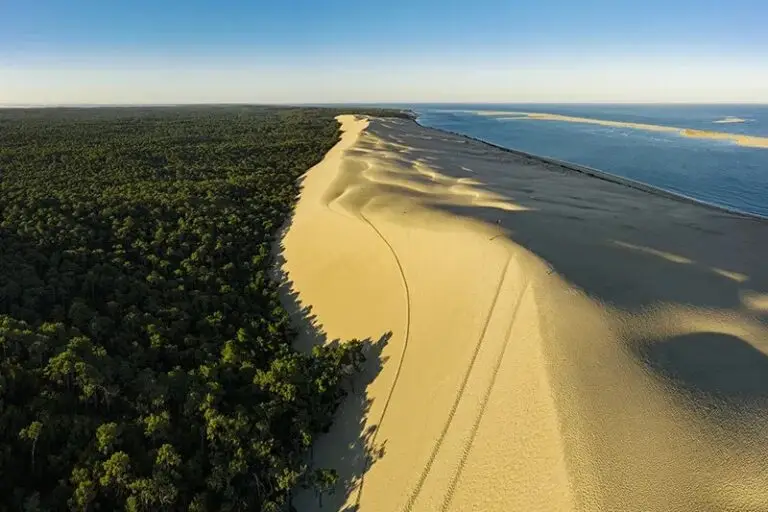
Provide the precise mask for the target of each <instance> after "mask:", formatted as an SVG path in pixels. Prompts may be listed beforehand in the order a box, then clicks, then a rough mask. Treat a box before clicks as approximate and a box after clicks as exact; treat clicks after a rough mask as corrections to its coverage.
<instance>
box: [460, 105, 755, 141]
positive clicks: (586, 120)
mask: <svg viewBox="0 0 768 512" xmlns="http://www.w3.org/2000/svg"><path fill="white" fill-rule="evenodd" d="M475 113H476V114H479V115H483V116H496V117H499V118H502V119H536V120H540V121H565V122H569V123H582V124H599V125H602V126H612V127H614V128H632V129H635V130H646V131H653V132H669V133H677V134H678V135H681V136H683V137H691V138H694V139H712V140H727V141H730V142H734V143H736V144H738V145H739V146H745V147H750V148H768V137H760V136H757V135H742V134H739V133H727V132H716V131H710V130H695V129H691V128H676V127H674V126H663V125H658V124H647V123H629V122H624V121H609V120H607V119H594V118H591V117H575V116H564V115H560V114H547V113H542V112H508V111H494V110H478V111H475ZM728 119H731V118H728ZM743 121H744V120H743V119H742V120H739V121H736V120H722V121H715V122H720V123H735V122H743Z"/></svg>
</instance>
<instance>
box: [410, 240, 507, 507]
mask: <svg viewBox="0 0 768 512" xmlns="http://www.w3.org/2000/svg"><path fill="white" fill-rule="evenodd" d="M512 256H513V255H512V254H510V255H509V258H507V261H506V263H505V265H504V270H503V271H502V273H501V277H500V278H499V284H498V285H497V286H496V293H495V294H494V296H493V301H492V302H491V307H490V308H489V310H488V316H487V317H486V319H485V323H484V324H483V328H482V330H481V331H480V336H479V337H478V340H477V343H476V344H475V348H474V350H473V352H472V358H471V359H470V361H469V365H468V366H467V370H466V371H465V372H464V376H463V377H462V379H461V384H460V385H459V390H458V391H457V393H456V398H455V399H454V400H453V404H452V405H451V410H450V412H449V413H448V419H447V420H446V422H445V424H444V425H443V429H442V430H441V431H440V436H438V438H437V441H436V442H435V445H434V446H433V447H432V453H430V455H429V459H427V463H426V464H425V465H424V468H423V469H422V471H421V475H420V476H419V480H418V481H417V482H416V486H415V487H414V489H413V491H411V494H410V496H409V497H408V501H407V502H406V504H405V506H404V507H403V512H411V511H412V510H413V506H414V504H415V503H416V499H417V498H418V497H419V494H420V493H421V489H422V487H424V483H425V482H426V480H427V477H428V476H429V472H430V471H431V470H432V465H433V464H434V463H435V459H436V458H437V454H438V452H439V451H440V448H441V446H442V444H443V441H445V436H446V435H447V434H448V429H449V428H450V427H451V423H452V422H453V417H454V416H455V415H456V411H457V410H458V408H459V403H460V402H461V399H462V397H463V396H464V391H465V390H466V387H467V383H468V382H469V376H470V374H471V373H472V369H473V367H474V365H475V361H476V360H477V355H478V354H479V353H480V348H481V347H482V344H483V339H484V338H485V334H486V332H487V331H488V326H489V325H490V323H491V318H492V317H493V312H494V309H495V308H496V303H497V301H498V300H499V295H500V294H501V290H502V287H503V285H504V281H505V280H506V278H507V271H508V270H509V265H510V263H511V262H512Z"/></svg>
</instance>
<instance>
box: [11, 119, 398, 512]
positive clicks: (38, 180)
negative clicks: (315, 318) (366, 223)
mask: <svg viewBox="0 0 768 512" xmlns="http://www.w3.org/2000/svg"><path fill="white" fill-rule="evenodd" d="M337 113H338V112H336V111H334V110H332V109H309V108H269V107H252V106H228V107H224V106H222V107H175V108H99V109H33V110H0V475H2V478H0V509H1V510H9V511H11V510H12V511H16V510H28V511H32V510H67V509H71V510H110V511H111V510H121V509H124V510H131V511H138V510H197V511H202V510H265V511H277V510H287V509H288V508H289V501H290V497H289V496H290V494H289V493H290V490H291V489H293V488H295V487H296V486H298V485H302V484H304V485H316V486H320V487H322V486H327V485H328V483H329V481H330V480H332V479H333V472H332V468H328V470H320V471H317V470H313V471H309V470H307V468H306V466H305V464H304V463H303V461H304V460H305V456H304V454H305V451H306V450H307V448H308V447H309V446H310V445H311V443H312V441H313V439H314V437H315V436H316V435H317V434H318V433H319V432H321V431H323V430H324V429H327V427H328V425H329V423H330V421H331V419H332V415H333V413H334V411H335V409H336V407H337V406H338V404H339V402H340V400H341V399H342V397H343V395H344V392H343V387H342V384H343V382H344V380H345V379H346V378H348V376H349V375H351V374H352V373H354V372H355V371H356V369H358V368H359V365H360V362H361V357H362V356H361V352H360V343H359V342H351V343H347V344H343V345H338V346H327V347H322V348H320V347H318V348H316V349H315V350H314V352H313V353H312V354H304V353H299V352H296V351H295V350H293V348H292V345H291V344H292V339H293V332H292V330H291V327H290V325H289V319H288V315H287V313H286V311H285V310H284V309H283V307H282V306H281V304H280V301H279V298H278V293H277V285H276V283H273V282H271V281H270V279H269V276H270V272H271V264H272V262H271V259H270V249H271V245H272V243H273V241H274V239H275V236H276V233H277V230H278V229H279V227H280V226H281V224H282V223H283V222H284V221H285V219H286V217H287V216H288V215H289V214H290V211H291V207H292V205H293V203H294V201H295V199H296V196H297V193H298V184H297V178H298V177H299V176H300V175H301V174H302V173H304V172H305V171H306V170H307V169H308V168H309V167H311V166H312V165H314V164H315V163H316V162H318V161H319V160H320V159H321V158H322V156H323V154H324V153H325V152H326V151H327V150H328V149H329V148H330V147H331V146H333V144H334V143H335V142H336V141H337V139H338V135H339V133H338V123H337V122H336V121H335V120H334V116H335V115H336V114H337ZM384 113H387V112H384ZM389 113H390V114H391V112H389ZM398 115H400V114H398Z"/></svg>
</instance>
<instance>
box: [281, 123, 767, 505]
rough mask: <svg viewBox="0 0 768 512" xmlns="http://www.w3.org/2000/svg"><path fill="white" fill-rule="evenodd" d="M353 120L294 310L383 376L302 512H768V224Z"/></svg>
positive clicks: (304, 255) (296, 256)
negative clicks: (351, 346)
mask: <svg viewBox="0 0 768 512" xmlns="http://www.w3.org/2000/svg"><path fill="white" fill-rule="evenodd" d="M339 119H340V122H341V124H342V129H343V131H344V134H343V136H342V139H341V141H340V142H339V144H338V145H337V146H336V147H334V148H333V149H332V150H331V151H330V152H329V153H328V155H327V156H326V158H325V159H324V160H323V161H322V162H321V163H320V164H318V165H317V166H316V167H314V168H313V169H311V170H310V171H309V172H308V173H307V175H306V177H305V180H304V183H303V190H302V193H301V198H300V200H299V203H298V206H297V208H296V211H295V215H294V217H293V219H292V222H291V224H290V227H289V229H288V230H287V232H286V235H285V237H284V239H283V240H282V243H281V249H282V250H281V256H282V257H283V258H284V262H283V264H282V270H283V271H285V272H286V273H287V279H288V281H287V283H286V285H285V292H286V293H285V297H284V299H285V303H286V305H288V306H289V307H290V308H293V310H294V312H295V317H294V320H295V322H296V325H297V327H299V328H300V330H301V331H302V332H303V333H304V334H303V339H302V345H303V346H305V347H309V346H310V345H311V344H312V343H322V342H329V341H330V340H334V339H341V340H346V339H350V338H360V339H367V340H371V346H370V349H369V350H370V351H369V359H368V364H369V366H368V368H367V370H366V373H365V375H364V376H363V377H362V378H361V381H360V382H359V383H358V384H357V385H356V387H355V392H354V393H353V394H352V395H351V396H350V397H349V398H348V399H347V400H346V401H345V403H344V404H343V406H342V407H341V408H340V410H339V413H338V418H337V420H336V421H335V423H334V425H333V426H332V428H331V430H330V431H329V433H328V434H327V435H324V436H323V437H322V438H321V439H319V440H318V442H317V443H316V444H315V447H314V451H313V464H315V465H318V466H321V467H334V468H336V469H338V471H339V475H340V483H339V485H338V487H337V489H336V492H335V493H334V494H333V495H331V496H328V495H326V496H324V497H323V498H322V504H323V506H322V507H321V506H320V503H321V501H320V500H319V499H318V498H317V497H316V496H314V495H313V494H311V493H303V494H299V495H298V496H297V497H296V499H295V500H294V505H295V506H296V507H297V509H298V510H301V511H307V510H310V511H311V510H323V511H327V510H333V511H336V510H345V511H351V510H359V511H361V512H378V511H383V512H389V511H394V512H409V511H412V512H422V511H473V510H474V511H499V512H501V511H504V512H508V511H547V512H550V511H616V510H621V511H638V512H639V511H644V512H647V511H659V512H661V511H665V512H666V511H701V510H718V511H721V510H722V511H729V510H730V511H765V510H768V463H767V462H766V461H768V325H767V324H768V306H767V304H768V299H766V297H768V265H765V261H768V224H766V223H765V222H760V221H755V220H751V219H744V218H739V217H736V216H732V215H729V214H726V213H723V212H720V211H716V210H712V209H707V208H703V207H700V206H698V205H693V204H688V203H683V202H678V201H674V200H671V199H668V198H664V197H658V196H654V195H651V194H648V193H645V192H642V191H638V190H633V189H630V188H626V187H623V186H621V185H618V184H615V183H610V182H607V181H604V180H596V179H593V178H590V177H587V176H584V175H581V174H579V173H574V172H568V171H565V170H563V169H562V168H560V167H557V166H555V165H553V164H547V163H542V162H539V161H536V160H533V159H529V158H525V157H523V156H519V155H515V154H511V153H507V152H504V151H500V150H497V149H495V148H492V147H490V146H487V145H484V144H482V143H479V142H475V141H468V140H466V139H463V138H460V137H457V136H453V135H448V134H443V133H441V132H436V131H433V130H429V129H425V128H421V127H419V126H418V125H416V124H415V123H413V122H410V121H406V120H381V119H371V120H367V119H361V118H354V117H352V116H341V117H340V118H339ZM379 365H380V367H379ZM355 507H358V508H355Z"/></svg>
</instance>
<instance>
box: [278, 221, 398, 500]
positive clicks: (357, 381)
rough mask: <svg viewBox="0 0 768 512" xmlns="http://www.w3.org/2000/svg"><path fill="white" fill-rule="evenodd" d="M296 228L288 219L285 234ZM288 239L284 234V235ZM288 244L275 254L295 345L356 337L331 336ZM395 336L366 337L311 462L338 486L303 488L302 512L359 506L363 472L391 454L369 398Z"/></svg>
mask: <svg viewBox="0 0 768 512" xmlns="http://www.w3.org/2000/svg"><path fill="white" fill-rule="evenodd" d="M289 227H290V220H289V221H288V222H287V223H286V225H285V226H284V228H283V231H282V233H285V231H287V229H288V228H289ZM281 238H282V237H281ZM283 253H284V246H283V244H282V242H281V243H280V244H278V245H277V247H276V251H275V253H274V260H275V268H276V269H277V270H276V276H275V278H276V280H277V281H276V282H278V283H279V291H280V298H281V302H282V303H283V307H285V308H286V310H287V311H288V313H289V314H290V318H291V325H292V327H293V329H294V330H295V332H296V334H297V336H296V341H295V343H294V348H296V349H297V350H300V351H306V352H309V351H311V350H312V348H313V347H315V346H321V345H334V344H338V343H344V342H348V341H351V340H339V339H334V340H329V339H328V337H327V335H326V333H325V331H324V329H323V326H322V324H321V323H319V321H318V318H317V315H315V314H314V313H313V312H312V306H310V305H305V304H304V303H302V301H301V299H300V294H299V292H298V291H297V290H296V289H295V287H294V283H293V281H291V280H290V279H289V276H288V275H287V274H286V273H285V272H284V271H283V270H282V269H283V265H284V264H285V258H284V256H283ZM391 337H392V332H391V331H389V332H386V333H383V334H381V335H380V336H378V338H373V337H372V338H366V339H364V340H360V341H362V343H363V354H364V356H365V362H364V363H363V367H362V371H361V372H360V373H359V374H357V375H355V376H354V377H353V378H352V380H351V382H350V384H349V388H348V389H347V390H346V391H347V393H348V394H347V396H346V398H345V399H344V400H343V402H342V403H341V405H340V406H339V408H338V410H337V411H336V414H335V416H334V419H333V423H332V424H331V425H329V428H328V430H327V431H326V432H324V433H323V434H321V435H320V436H319V437H318V438H317V439H316V440H315V443H314V445H313V447H312V449H311V452H310V454H309V459H308V461H307V464H308V466H309V468H310V469H320V468H324V469H333V470H335V471H336V472H337V475H338V481H337V484H336V485H335V487H334V488H333V489H331V490H330V492H327V493H324V494H322V495H318V494H317V493H315V492H312V491H311V490H305V489H299V490H297V492H296V493H295V495H294V496H293V499H292V505H293V507H295V509H296V510H298V511H301V512H304V511H308V510H334V511H343V512H354V511H356V510H357V508H358V507H357V506H356V505H351V506H345V504H346V503H347V502H351V501H354V500H352V499H351V498H352V497H353V496H354V495H355V493H356V492H357V489H358V486H359V484H360V481H361V479H362V477H363V473H364V472H365V471H368V470H369V469H370V467H371V465H373V464H375V463H376V461H378V460H379V459H381V458H382V457H383V456H384V454H385V452H386V441H384V442H379V443H377V444H376V445H375V446H374V445H373V438H374V434H375V431H376V426H375V425H370V426H366V424H367V423H368V421H367V420H368V413H369V411H370V408H371V403H372V399H371V398H370V397H369V396H368V391H367V389H368V385H369V384H371V383H372V382H373V381H374V379H375V378H376V377H377V376H378V375H379V373H380V372H381V370H382V368H383V366H384V364H385V363H386V362H387V359H388V358H387V357H383V356H382V351H383V350H384V348H385V347H386V346H387V343H388V342H389V340H390V339H391Z"/></svg>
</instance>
